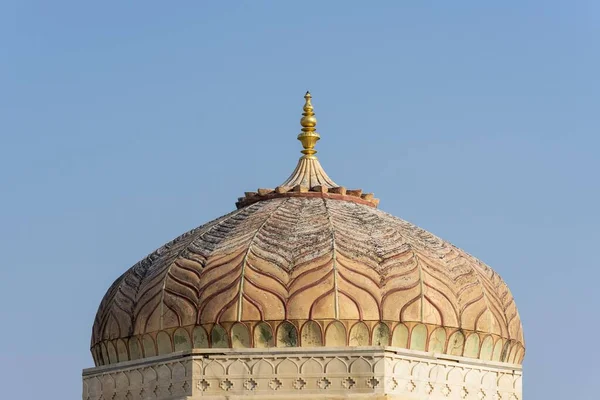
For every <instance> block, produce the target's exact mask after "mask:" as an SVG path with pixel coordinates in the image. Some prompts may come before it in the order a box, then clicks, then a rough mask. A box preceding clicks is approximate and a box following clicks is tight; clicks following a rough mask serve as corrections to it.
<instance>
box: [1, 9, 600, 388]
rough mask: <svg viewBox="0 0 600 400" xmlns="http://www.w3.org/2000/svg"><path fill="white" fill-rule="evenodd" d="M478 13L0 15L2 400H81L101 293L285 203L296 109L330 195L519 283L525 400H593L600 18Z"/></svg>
mask: <svg viewBox="0 0 600 400" xmlns="http://www.w3.org/2000/svg"><path fill="white" fill-rule="evenodd" d="M483 3H484V2H477V1H463V2H432V1H421V2H410V3H409V2H396V1H379V2H364V1H361V2H354V1H344V2H342V1H328V2H312V1H303V2H275V1H246V2H191V1H190V2H184V1H181V2H154V1H147V2H130V3H128V4H123V2H99V3H96V4H91V3H90V2H76V1H71V2H66V1H52V2H48V1H23V0H22V1H4V2H1V3H0V185H1V186H0V187H1V188H2V189H1V196H0V206H1V207H0V250H1V254H2V265H1V268H2V278H1V279H0V302H1V303H0V304H2V307H1V309H0V321H2V322H1V324H2V326H3V329H2V330H0V376H2V381H3V382H4V383H3V393H5V394H6V396H7V398H12V397H16V396H17V393H18V394H19V398H21V399H34V398H38V397H39V394H40V393H43V394H44V395H43V397H44V398H45V399H50V400H52V399H57V400H58V399H67V398H69V399H70V398H78V397H79V396H80V391H81V381H80V379H81V378H80V373H81V369H82V368H84V367H90V366H92V360H91V357H90V355H89V351H88V348H89V340H90V331H91V326H92V322H93V318H94V315H95V312H96V309H97V306H98V304H99V302H100V300H101V298H102V296H103V294H104V292H105V291H106V289H107V288H108V287H109V285H110V284H111V283H112V282H113V280H114V279H115V278H117V277H118V276H119V275H120V274H121V273H122V272H123V271H125V270H126V269H127V268H129V267H130V266H131V265H133V264H134V263H135V262H136V261H138V260H139V259H141V258H142V257H144V256H145V255H146V254H147V253H149V252H151V251H152V250H154V249H155V248H156V247H158V246H160V245H162V244H163V243H164V242H166V241H168V240H170V239H172V238H173V237H175V236H177V235H179V234H180V233H182V232H185V231H187V230H189V229H191V228H193V227H195V226H198V225H201V224H202V223H204V222H206V221H208V220H211V219H213V218H215V217H217V216H219V215H221V214H224V213H226V212H228V211H231V210H232V209H233V208H234V203H235V201H236V198H237V197H238V196H240V195H241V194H242V193H243V192H244V191H248V190H254V189H256V188H257V187H259V186H261V187H273V186H276V185H277V184H278V183H280V182H281V181H283V180H284V179H285V178H286V177H287V175H288V174H289V173H290V172H291V171H292V170H293V168H294V166H295V163H296V160H297V158H298V156H299V153H298V151H299V150H300V145H299V143H298V142H297V141H296V140H295V137H296V135H297V133H298V132H299V126H298V121H299V117H300V113H301V107H302V102H303V99H302V96H303V95H304V92H305V91H306V90H307V89H310V90H311V92H312V94H313V100H314V101H313V103H314V105H315V110H316V113H317V117H318V118H319V125H318V128H319V129H318V130H319V132H320V133H321V137H322V140H321V141H320V142H319V145H318V150H319V156H320V159H321V162H322V164H323V166H324V167H325V169H326V170H327V172H328V174H329V175H330V176H331V177H332V178H333V179H334V180H335V181H336V182H338V183H340V184H343V185H345V186H348V187H361V188H364V189H365V190H367V191H373V192H375V194H376V195H377V197H379V198H381V205H380V207H381V208H382V209H383V210H385V211H388V212H390V213H392V214H394V215H397V216H399V217H401V218H403V219H406V220H408V221H411V222H413V223H415V224H417V225H419V226H421V227H423V228H425V229H427V230H429V231H431V232H433V233H435V234H437V235H439V236H441V237H442V238H444V239H446V240H449V241H450V242H452V243H454V244H456V245H457V246H459V247H461V248H463V249H465V250H467V251H468V252H469V253H471V254H473V255H475V256H476V257H478V258H481V259H482V260H484V261H485V262H486V263H488V264H490V265H491V266H492V267H494V268H495V269H496V270H497V271H498V272H499V273H500V274H501V276H502V277H503V278H504V279H505V280H506V281H507V282H508V284H509V286H510V288H511V289H512V292H513V294H514V296H515V298H516V300H517V305H518V307H519V311H520V314H521V317H522V319H523V324H524V330H525V337H526V342H527V354H526V358H525V365H524V375H525V396H526V399H528V400H537V399H540V400H542V399H564V398H569V399H591V398H595V397H596V396H597V375H598V373H600V367H599V366H598V363H597V359H598V357H599V356H600V351H599V349H598V346H597V344H594V343H596V340H595V337H596V332H597V331H598V330H599V329H600V322H599V320H598V318H597V317H598V314H599V311H598V306H599V305H600V301H599V300H598V290H597V286H598V284H597V282H598V281H599V279H600V268H599V267H600V265H599V264H600V262H599V261H598V260H599V258H598V257H599V256H598V254H597V251H595V250H594V249H596V248H597V247H598V241H599V239H600V234H599V233H598V226H599V224H600V213H599V212H598V205H599V204H600V185H599V179H598V174H599V171H600V157H598V148H599V147H600V139H599V137H600V134H599V131H598V125H599V120H600V112H599V111H598V110H599V109H600V79H599V72H598V71H600V52H599V46H598V44H599V39H600V3H598V2H596V1H592V0H589V1H573V2H559V1H504V2H496V4H489V3H490V2H485V3H486V4H483ZM26 369H27V370H29V371H28V372H27V373H25V372H24V370H26ZM32 373H33V374H34V376H35V378H34V379H33V380H32V375H31V374H32ZM7 391H8V392H7Z"/></svg>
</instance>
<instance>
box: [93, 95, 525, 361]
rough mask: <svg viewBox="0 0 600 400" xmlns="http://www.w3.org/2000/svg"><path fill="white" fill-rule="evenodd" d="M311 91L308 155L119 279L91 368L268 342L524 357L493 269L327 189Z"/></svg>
mask: <svg viewBox="0 0 600 400" xmlns="http://www.w3.org/2000/svg"><path fill="white" fill-rule="evenodd" d="M306 97H307V103H306V105H305V108H304V110H305V113H304V114H303V115H304V116H305V118H303V120H302V121H303V133H301V134H300V135H299V137H298V138H299V139H300V140H301V141H302V143H303V146H304V149H305V150H303V153H304V154H305V155H304V156H303V157H302V158H301V160H300V162H299V164H298V167H297V168H296V170H295V171H294V173H293V174H292V176H291V177H290V178H289V179H288V180H287V181H286V183H285V184H284V185H282V186H280V187H277V188H276V189H259V190H258V191H257V192H247V193H246V195H245V197H242V198H240V199H239V200H238V203H237V205H238V210H236V211H234V212H232V213H230V214H228V215H225V216H223V217H221V218H219V219H217V220H214V221H212V222H209V223H207V224H205V225H203V226H200V227H199V228H196V229H194V230H192V231H190V232H188V233H186V234H184V235H182V236H180V237H178V238H177V239H175V240H173V241H172V242H170V243H168V244H166V245H164V246H163V247H161V248H160V249H158V250H156V251H155V252H154V253H152V254H150V255H149V256H148V257H146V258H145V259H143V260H142V261H140V262H139V263H137V264H136V265H134V266H133V267H132V268H130V269H129V270H128V271H127V272H125V274H123V275H122V276H121V277H120V278H118V279H117V281H116V282H115V283H114V284H113V285H112V286H111V288H110V289H109V290H108V292H107V294H106V295H105V297H104V299H103V300H102V303H101V304H100V307H99V309H98V313H97V315H96V319H95V321H94V327H93V333H92V343H91V345H92V354H93V356H94V359H95V362H96V365H105V364H113V363H116V362H122V361H127V360H135V359H139V358H144V357H150V356H155V355H161V354H168V353H172V352H174V351H183V350H189V349H191V348H209V347H212V348H228V347H234V348H250V347H272V346H277V347H295V346H302V347H316V346H333V347H340V346H342V347H345V346H349V347H353V346H395V347H402V348H409V349H413V350H420V351H430V352H435V353H445V354H451V355H458V356H464V357H470V358H479V359H482V360H487V361H489V360H492V361H500V362H509V363H521V361H522V359H523V356H524V352H525V348H524V340H523V332H522V327H521V321H520V319H519V315H518V312H517V308H516V305H515V302H514V299H513V297H512V295H511V293H510V291H509V289H508V287H507V286H506V284H505V283H504V282H503V281H502V279H501V278H500V277H499V276H498V274H496V273H495V272H494V271H493V270H492V269H491V268H490V267H488V266H487V265H485V264H484V263H482V262H481V261H479V260H477V259H476V258H474V257H472V256H470V255H469V254H467V253H465V252H464V251H462V250H460V249H458V248H456V247H455V246H453V245H451V244H450V243H448V242H445V241H443V240H441V239H439V238H437V237H436V236H434V235H432V234H431V233H429V232H426V231H424V230H423V229H420V228H418V227H416V226H414V225H412V224H410V223H408V222H406V221H403V220H401V219H399V218H396V217H394V216H391V215H389V214H387V213H385V212H383V211H380V210H378V209H377V208H376V206H377V204H378V200H377V199H374V198H373V195H372V194H362V191H360V190H353V191H350V190H346V189H345V188H343V187H339V186H335V185H336V184H335V183H333V181H332V180H331V179H329V178H328V177H327V174H325V172H324V171H323V170H322V168H321V165H320V164H319V162H318V160H317V159H316V157H315V156H314V153H316V151H315V150H314V143H316V141H317V140H318V138H319V135H318V134H317V133H316V132H315V130H314V129H315V128H314V127H315V125H316V118H314V113H312V105H311V104H310V95H309V94H307V96H306ZM307 121H308V122H307ZM290 182H292V183H290ZM313 184H316V185H317V186H314V187H310V185H313ZM292 185H294V187H290V186H292ZM305 185H309V186H305Z"/></svg>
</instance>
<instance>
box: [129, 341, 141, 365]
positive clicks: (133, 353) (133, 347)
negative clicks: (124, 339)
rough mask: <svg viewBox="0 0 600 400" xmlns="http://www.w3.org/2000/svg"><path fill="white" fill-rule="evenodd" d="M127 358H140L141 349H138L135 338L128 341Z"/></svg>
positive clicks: (137, 342) (138, 343)
mask: <svg viewBox="0 0 600 400" xmlns="http://www.w3.org/2000/svg"><path fill="white" fill-rule="evenodd" d="M129 356H130V357H131V359H132V360H139V359H140V358H142V349H141V347H140V341H139V340H138V338H136V337H132V338H131V339H129Z"/></svg>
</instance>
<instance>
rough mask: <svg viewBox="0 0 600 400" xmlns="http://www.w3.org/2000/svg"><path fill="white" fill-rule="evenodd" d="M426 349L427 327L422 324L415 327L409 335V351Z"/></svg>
mask: <svg viewBox="0 0 600 400" xmlns="http://www.w3.org/2000/svg"><path fill="white" fill-rule="evenodd" d="M426 348H427V327H426V326H425V325H423V324H418V325H415V326H414V327H413V329H412V331H411V333H410V349H411V350H420V351H425V349H426Z"/></svg>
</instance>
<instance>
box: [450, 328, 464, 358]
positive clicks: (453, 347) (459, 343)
mask: <svg viewBox="0 0 600 400" xmlns="http://www.w3.org/2000/svg"><path fill="white" fill-rule="evenodd" d="M464 351H465V335H463V333H462V332H459V331H456V332H454V333H453V334H452V335H450V339H449V340H448V353H449V354H452V355H453V356H462V355H463V352H464Z"/></svg>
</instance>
